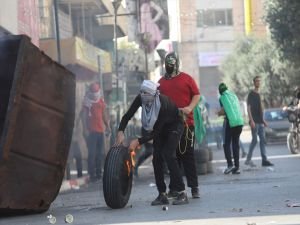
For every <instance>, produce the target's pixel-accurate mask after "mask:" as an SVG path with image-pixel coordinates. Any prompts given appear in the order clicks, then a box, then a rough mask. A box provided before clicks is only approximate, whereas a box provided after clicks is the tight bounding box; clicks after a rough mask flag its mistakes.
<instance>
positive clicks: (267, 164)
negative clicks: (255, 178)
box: [261, 160, 274, 166]
mask: <svg viewBox="0 0 300 225" xmlns="http://www.w3.org/2000/svg"><path fill="white" fill-rule="evenodd" d="M261 165H262V166H274V164H273V163H271V162H270V161H268V160H266V161H262V163H261Z"/></svg>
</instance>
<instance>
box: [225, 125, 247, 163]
mask: <svg viewBox="0 0 300 225" xmlns="http://www.w3.org/2000/svg"><path fill="white" fill-rule="evenodd" d="M242 129H243V126H237V127H232V128H230V126H229V123H226V127H225V142H224V153H225V158H226V161H227V166H228V167H231V166H233V163H232V155H233V160H234V166H235V167H237V168H239V166H240V135H241V133H242ZM230 145H232V154H231V148H230Z"/></svg>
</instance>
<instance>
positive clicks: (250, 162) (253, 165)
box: [245, 160, 256, 167]
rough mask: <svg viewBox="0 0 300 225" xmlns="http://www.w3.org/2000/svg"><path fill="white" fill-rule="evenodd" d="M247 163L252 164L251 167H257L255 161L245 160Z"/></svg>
mask: <svg viewBox="0 0 300 225" xmlns="http://www.w3.org/2000/svg"><path fill="white" fill-rule="evenodd" d="M245 165H247V166H250V167H256V165H255V164H254V162H252V161H251V160H246V161H245Z"/></svg>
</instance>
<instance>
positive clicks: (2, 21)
mask: <svg viewBox="0 0 300 225" xmlns="http://www.w3.org/2000/svg"><path fill="white" fill-rule="evenodd" d="M17 9H18V1H17V0H10V1H1V7H0V26H1V27H3V28H4V29H5V30H7V31H8V32H10V33H12V34H17V33H18V11H17Z"/></svg>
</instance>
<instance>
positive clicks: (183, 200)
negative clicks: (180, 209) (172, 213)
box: [172, 191, 189, 205]
mask: <svg viewBox="0 0 300 225" xmlns="http://www.w3.org/2000/svg"><path fill="white" fill-rule="evenodd" d="M188 203H189V200H188V197H187V195H186V192H185V191H183V192H181V193H179V194H178V196H177V198H176V199H175V200H174V201H173V203H172V204H173V205H184V204H188Z"/></svg>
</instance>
